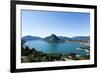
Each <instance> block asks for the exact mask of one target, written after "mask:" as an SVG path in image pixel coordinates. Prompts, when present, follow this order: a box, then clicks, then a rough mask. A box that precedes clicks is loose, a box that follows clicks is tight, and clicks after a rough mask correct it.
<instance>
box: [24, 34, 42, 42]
mask: <svg viewBox="0 0 100 73" xmlns="http://www.w3.org/2000/svg"><path fill="white" fill-rule="evenodd" d="M40 39H42V38H40V37H36V36H30V35H28V36H24V37H22V41H23V42H27V41H30V40H40Z"/></svg>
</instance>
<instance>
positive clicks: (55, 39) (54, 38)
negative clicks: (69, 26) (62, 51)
mask: <svg viewBox="0 0 100 73" xmlns="http://www.w3.org/2000/svg"><path fill="white" fill-rule="evenodd" d="M45 40H46V41H48V42H52V43H60V42H62V40H61V39H60V38H59V37H57V36H56V35H55V34H51V36H49V37H46V38H45Z"/></svg>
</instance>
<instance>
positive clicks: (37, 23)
mask: <svg viewBox="0 0 100 73" xmlns="http://www.w3.org/2000/svg"><path fill="white" fill-rule="evenodd" d="M21 14H22V15H21V16H22V19H21V20H22V37H23V36H27V35H31V36H38V37H42V38H44V37H46V36H50V35H51V34H55V35H57V36H66V37H74V36H89V35H90V14H89V13H79V12H77V13H76V12H49V11H31V10H22V11H21Z"/></svg>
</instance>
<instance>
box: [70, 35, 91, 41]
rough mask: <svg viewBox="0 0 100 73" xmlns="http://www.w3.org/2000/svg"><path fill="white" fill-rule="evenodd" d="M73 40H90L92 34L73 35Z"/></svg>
mask: <svg viewBox="0 0 100 73" xmlns="http://www.w3.org/2000/svg"><path fill="white" fill-rule="evenodd" d="M72 40H80V41H85V40H90V36H76V37H73V38H72Z"/></svg>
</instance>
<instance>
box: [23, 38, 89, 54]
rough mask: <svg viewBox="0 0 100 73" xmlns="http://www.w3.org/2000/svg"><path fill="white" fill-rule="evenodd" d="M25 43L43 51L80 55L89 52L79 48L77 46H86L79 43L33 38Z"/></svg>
mask: <svg viewBox="0 0 100 73" xmlns="http://www.w3.org/2000/svg"><path fill="white" fill-rule="evenodd" d="M24 45H27V46H29V48H35V50H37V51H42V52H44V53H47V54H48V53H61V54H69V53H76V54H78V55H86V54H88V52H86V51H84V50H78V49H76V48H80V47H86V46H84V45H80V44H78V43H48V42H46V41H43V40H33V41H27V42H26V43H25V44H24Z"/></svg>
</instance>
